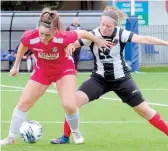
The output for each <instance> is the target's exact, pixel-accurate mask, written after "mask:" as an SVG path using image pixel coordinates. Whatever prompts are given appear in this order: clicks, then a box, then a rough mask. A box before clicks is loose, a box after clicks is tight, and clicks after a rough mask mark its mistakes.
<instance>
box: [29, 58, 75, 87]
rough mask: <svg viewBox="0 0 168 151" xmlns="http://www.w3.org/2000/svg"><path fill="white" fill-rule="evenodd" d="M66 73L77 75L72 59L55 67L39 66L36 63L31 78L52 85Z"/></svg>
mask: <svg viewBox="0 0 168 151" xmlns="http://www.w3.org/2000/svg"><path fill="white" fill-rule="evenodd" d="M65 75H76V70H75V66H74V63H73V62H72V60H66V61H65V62H64V63H62V64H59V66H57V67H56V68H55V69H43V68H39V67H38V65H37V64H36V63H35V65H34V71H33V72H32V75H31V77H30V79H31V80H33V81H36V82H38V83H41V84H43V85H50V84H51V83H52V82H56V81H57V80H60V79H61V78H62V77H63V76H65Z"/></svg>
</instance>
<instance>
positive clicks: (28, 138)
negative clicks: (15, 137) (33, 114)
mask: <svg viewBox="0 0 168 151" xmlns="http://www.w3.org/2000/svg"><path fill="white" fill-rule="evenodd" d="M19 132H20V137H21V138H22V139H23V140H24V141H25V142H26V143H31V144H32V143H36V142H38V141H39V140H40V139H41V138H42V136H43V129H42V126H41V125H40V123H39V122H37V121H33V120H32V121H25V122H23V124H22V125H21V127H20V129H19Z"/></svg>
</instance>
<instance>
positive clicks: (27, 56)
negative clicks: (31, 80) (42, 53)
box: [14, 44, 36, 72]
mask: <svg viewBox="0 0 168 151" xmlns="http://www.w3.org/2000/svg"><path fill="white" fill-rule="evenodd" d="M19 45H20V44H19ZM19 45H17V47H16V49H15V50H14V57H15V58H16V54H17V51H18V47H19ZM22 60H25V61H26V62H27V71H28V72H31V71H32V69H33V64H34V62H35V60H36V58H35V56H34V54H33V53H32V51H31V50H30V49H28V50H27V51H26V53H25V54H24V56H23V58H22Z"/></svg>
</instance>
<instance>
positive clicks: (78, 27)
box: [66, 17, 83, 70]
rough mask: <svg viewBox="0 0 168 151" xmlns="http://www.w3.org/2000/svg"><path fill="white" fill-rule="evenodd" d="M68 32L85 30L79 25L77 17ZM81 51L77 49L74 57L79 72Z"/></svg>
mask: <svg viewBox="0 0 168 151" xmlns="http://www.w3.org/2000/svg"><path fill="white" fill-rule="evenodd" d="M66 30H67V31H69V30H83V27H82V26H81V25H80V24H79V20H78V17H75V18H74V19H73V22H72V24H71V25H69V26H68V27H67V29H66ZM80 49H81V48H77V50H76V51H75V52H74V54H73V57H74V63H75V68H76V70H77V68H78V62H79V56H80Z"/></svg>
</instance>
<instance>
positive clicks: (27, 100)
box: [0, 10, 111, 145]
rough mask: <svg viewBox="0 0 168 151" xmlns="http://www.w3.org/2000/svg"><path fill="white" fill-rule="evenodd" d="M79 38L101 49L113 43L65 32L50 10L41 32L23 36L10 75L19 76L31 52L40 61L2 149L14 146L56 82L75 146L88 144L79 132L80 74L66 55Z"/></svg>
mask: <svg viewBox="0 0 168 151" xmlns="http://www.w3.org/2000/svg"><path fill="white" fill-rule="evenodd" d="M79 38H86V39H89V40H91V41H94V42H95V43H97V45H98V46H99V47H102V46H105V47H107V46H111V42H108V41H106V40H104V39H100V38H97V37H95V36H93V35H92V34H90V33H88V32H87V31H84V30H81V31H80V30H78V31H69V32H66V31H63V30H62V29H61V23H60V19H59V16H58V14H57V13H56V12H53V11H49V10H48V11H43V13H42V15H41V17H40V21H39V24H38V29H36V30H31V31H26V33H25V34H23V36H22V39H21V44H20V46H19V48H18V53H17V56H16V61H15V63H14V66H13V67H12V69H11V70H10V74H9V75H10V76H15V75H16V74H17V72H18V71H17V68H18V65H19V63H20V61H21V59H22V57H23V55H24V53H25V52H26V51H27V49H28V48H29V49H31V50H32V51H33V53H34V55H35V57H36V59H37V60H36V62H35V66H34V71H33V73H32V75H31V77H30V80H28V82H27V84H26V86H25V89H24V91H23V93H22V96H21V97H20V99H19V102H18V104H17V105H16V107H15V109H14V112H13V115H12V120H11V124H10V130H9V135H8V137H7V138H6V139H3V140H1V141H0V144H1V145H7V144H14V141H15V137H16V135H17V132H18V130H19V127H20V126H21V124H22V122H23V121H25V120H26V112H27V111H28V110H29V109H30V108H31V107H33V105H34V104H35V103H36V101H37V100H38V99H39V98H40V97H41V96H42V95H43V93H44V92H45V91H46V90H47V88H48V87H49V85H50V84H51V83H52V82H56V85H57V91H58V93H59V96H60V98H61V101H62V105H63V108H64V110H65V113H66V120H67V121H68V123H69V125H70V127H71V131H72V134H73V137H74V142H75V143H76V144H78V143H83V142H84V138H83V137H82V136H81V134H80V131H79V129H78V123H79V121H78V119H79V111H78V107H77V103H76V76H75V74H76V71H75V67H74V64H73V62H72V58H71V57H68V56H67V55H66V53H65V51H64V48H65V47H66V46H67V45H68V44H70V43H73V42H75V41H76V40H77V39H79Z"/></svg>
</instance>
